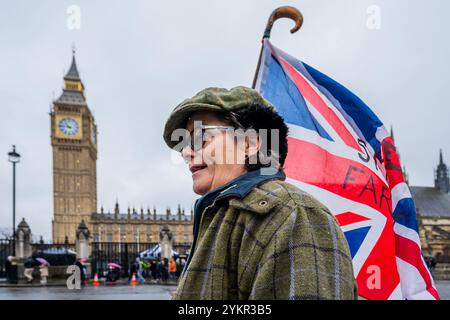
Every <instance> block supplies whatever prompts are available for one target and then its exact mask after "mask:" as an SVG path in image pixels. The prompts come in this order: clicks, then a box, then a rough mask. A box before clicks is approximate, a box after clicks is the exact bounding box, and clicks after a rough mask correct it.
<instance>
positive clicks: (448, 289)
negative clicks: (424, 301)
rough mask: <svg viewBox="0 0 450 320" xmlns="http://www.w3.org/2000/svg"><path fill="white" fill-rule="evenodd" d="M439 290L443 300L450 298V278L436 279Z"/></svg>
mask: <svg viewBox="0 0 450 320" xmlns="http://www.w3.org/2000/svg"><path fill="white" fill-rule="evenodd" d="M436 286H437V291H438V292H439V295H440V296H441V299H442V300H450V280H447V281H436Z"/></svg>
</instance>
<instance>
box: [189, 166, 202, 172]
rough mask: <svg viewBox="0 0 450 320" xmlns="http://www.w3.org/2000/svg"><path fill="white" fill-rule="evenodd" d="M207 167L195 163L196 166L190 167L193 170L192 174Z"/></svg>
mask: <svg viewBox="0 0 450 320" xmlns="http://www.w3.org/2000/svg"><path fill="white" fill-rule="evenodd" d="M205 168H206V165H201V166H197V165H195V166H191V167H189V170H191V172H192V174H194V173H196V172H197V171H200V170H202V169H205Z"/></svg>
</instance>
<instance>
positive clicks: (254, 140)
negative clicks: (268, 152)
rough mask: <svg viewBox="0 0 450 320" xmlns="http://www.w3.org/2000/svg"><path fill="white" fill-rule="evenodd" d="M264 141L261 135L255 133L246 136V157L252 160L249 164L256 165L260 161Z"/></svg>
mask: <svg viewBox="0 0 450 320" xmlns="http://www.w3.org/2000/svg"><path fill="white" fill-rule="evenodd" d="M261 146H262V140H261V138H260V136H259V134H257V133H256V131H255V132H254V134H250V135H247V136H246V143H245V157H246V158H247V159H249V160H250V162H249V164H256V163H257V159H258V152H259V150H260V149H261Z"/></svg>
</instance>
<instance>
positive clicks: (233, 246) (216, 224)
mask: <svg viewBox="0 0 450 320" xmlns="http://www.w3.org/2000/svg"><path fill="white" fill-rule="evenodd" d="M193 246H195V247H193V248H192V249H193V253H192V256H191V257H190V260H191V261H190V263H189V265H188V266H187V267H186V268H185V270H183V273H182V274H181V277H180V280H179V283H178V287H177V290H176V292H175V293H174V295H173V297H172V298H173V299H183V300H189V299H193V300H198V299H202V300H203V299H222V300H235V299H239V300H248V299H258V300H260V299H268V300H272V299H291V300H292V299H357V292H356V282H355V279H354V276H353V266H352V260H351V256H350V252H349V248H348V245H347V242H346V239H345V237H344V235H343V233H342V231H341V229H340V227H339V225H338V224H337V222H336V220H335V218H334V217H333V215H332V214H331V213H330V212H329V210H328V209H327V208H326V207H324V206H323V205H322V204H321V203H320V202H319V201H317V200H316V199H314V198H313V197H312V196H310V195H309V194H307V193H305V192H303V191H301V190H300V189H298V188H296V187H295V186H293V185H291V184H289V183H287V182H285V181H283V180H279V179H278V180H269V181H265V182H263V183H262V184H261V185H259V186H255V187H253V188H252V189H251V190H249V192H248V193H246V194H242V195H239V193H229V195H228V196H225V197H217V199H216V200H215V201H214V202H213V203H212V204H211V205H209V206H207V207H206V208H205V209H204V210H203V212H202V215H201V220H200V224H199V229H198V238H197V241H196V242H195V243H194V245H193Z"/></svg>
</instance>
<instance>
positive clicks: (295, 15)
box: [263, 6, 303, 39]
mask: <svg viewBox="0 0 450 320" xmlns="http://www.w3.org/2000/svg"><path fill="white" fill-rule="evenodd" d="M281 18H289V19H291V20H294V21H295V26H294V27H293V28H292V29H291V33H295V32H297V31H298V30H299V29H300V28H301V26H302V24H303V15H302V13H301V12H300V11H299V10H298V9H297V8H294V7H291V6H283V7H279V8H277V9H275V10H274V11H273V12H272V14H271V15H270V17H269V20H268V21H267V25H266V30H264V36H263V39H264V38H267V39H269V38H270V32H271V31H272V27H273V24H274V23H275V21H276V20H278V19H281Z"/></svg>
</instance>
